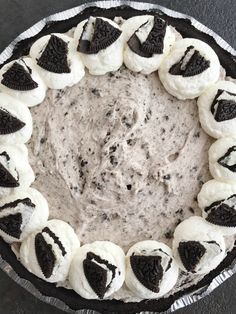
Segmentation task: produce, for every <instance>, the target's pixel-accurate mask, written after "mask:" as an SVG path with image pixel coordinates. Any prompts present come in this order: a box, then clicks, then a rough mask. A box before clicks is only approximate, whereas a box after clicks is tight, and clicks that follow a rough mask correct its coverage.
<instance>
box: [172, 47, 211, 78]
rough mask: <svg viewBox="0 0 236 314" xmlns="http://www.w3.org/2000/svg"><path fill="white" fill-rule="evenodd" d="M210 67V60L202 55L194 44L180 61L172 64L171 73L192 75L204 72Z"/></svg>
mask: <svg viewBox="0 0 236 314" xmlns="http://www.w3.org/2000/svg"><path fill="white" fill-rule="evenodd" d="M209 67H210V61H209V60H206V59H205V58H204V57H203V56H201V54H200V52H199V51H198V50H195V48H194V47H193V46H189V47H188V48H187V49H186V51H185V53H184V56H183V57H182V58H181V59H180V61H179V62H177V63H175V64H174V65H172V67H171V68H170V70H169V73H170V74H172V75H182V76H183V77H191V76H195V75H198V74H200V73H202V72H204V71H205V70H206V69H208V68H209Z"/></svg>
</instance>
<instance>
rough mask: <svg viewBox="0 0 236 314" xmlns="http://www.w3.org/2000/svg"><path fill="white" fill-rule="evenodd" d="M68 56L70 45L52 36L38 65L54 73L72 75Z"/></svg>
mask: <svg viewBox="0 0 236 314" xmlns="http://www.w3.org/2000/svg"><path fill="white" fill-rule="evenodd" d="M67 54H68V43H67V42H65V41H64V40H63V39H62V38H59V37H57V36H55V35H51V37H50V39H49V41H48V44H47V46H46V48H45V49H44V51H43V53H42V54H41V56H40V58H39V59H38V60H37V63H38V65H39V66H40V67H41V68H43V69H45V70H47V71H50V72H53V73H70V72H71V70H70V67H69V64H68V60H67Z"/></svg>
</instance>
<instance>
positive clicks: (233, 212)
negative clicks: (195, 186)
mask: <svg viewBox="0 0 236 314" xmlns="http://www.w3.org/2000/svg"><path fill="white" fill-rule="evenodd" d="M198 204H199V207H200V208H201V209H202V214H203V217H204V218H205V219H206V220H207V221H208V222H209V223H211V224H213V225H214V226H215V228H217V230H219V231H220V232H222V233H223V234H224V235H232V234H235V233H236V184H235V183H234V184H230V183H224V182H220V181H217V180H210V181H208V182H206V183H205V184H204V185H203V186H202V189H201V191H200V193H199V194H198Z"/></svg>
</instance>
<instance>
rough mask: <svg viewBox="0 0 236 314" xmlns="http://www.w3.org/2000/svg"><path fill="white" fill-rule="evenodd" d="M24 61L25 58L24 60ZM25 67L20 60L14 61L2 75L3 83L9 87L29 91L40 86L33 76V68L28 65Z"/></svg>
mask: <svg viewBox="0 0 236 314" xmlns="http://www.w3.org/2000/svg"><path fill="white" fill-rule="evenodd" d="M22 61H23V60H22ZM26 68H27V70H28V71H27V70H26V69H25V67H24V66H23V65H21V64H19V63H18V62H15V63H13V65H12V66H11V67H10V68H9V69H8V70H7V71H6V72H5V73H4V74H3V75H2V76H3V79H2V81H1V83H2V84H3V85H5V86H6V87H8V88H11V89H14V90H18V91H29V90H32V89H35V88H37V87H38V83H36V82H35V81H34V80H33V79H32V77H31V74H32V70H31V69H30V68H29V67H28V66H26Z"/></svg>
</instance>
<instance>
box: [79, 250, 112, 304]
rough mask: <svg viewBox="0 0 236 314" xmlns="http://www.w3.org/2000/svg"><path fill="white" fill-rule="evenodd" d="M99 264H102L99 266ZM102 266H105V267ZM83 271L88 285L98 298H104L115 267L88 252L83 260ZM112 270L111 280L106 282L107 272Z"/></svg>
mask: <svg viewBox="0 0 236 314" xmlns="http://www.w3.org/2000/svg"><path fill="white" fill-rule="evenodd" d="M100 265H103V267H102V266H100ZM104 266H105V267H106V268H107V269H105V268H104ZM83 267H84V273H85V276H86V278H87V280H88V283H89V285H90V286H91V288H92V289H93V291H94V292H95V293H96V294H97V296H98V297H99V298H100V299H103V298H104V295H105V293H106V291H107V290H108V289H109V288H110V286H111V284H112V281H113V279H114V278H115V275H116V269H117V267H116V266H114V265H112V264H110V263H109V262H108V261H106V260H104V259H102V258H101V257H100V256H98V255H96V254H94V253H93V252H88V253H87V257H86V259H85V260H84V261H83ZM108 271H111V272H112V278H111V281H110V282H109V283H108V284H107V272H108Z"/></svg>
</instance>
